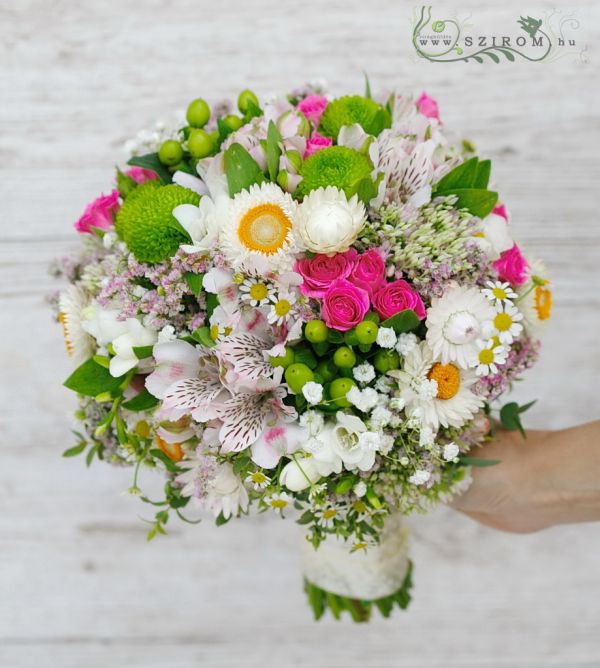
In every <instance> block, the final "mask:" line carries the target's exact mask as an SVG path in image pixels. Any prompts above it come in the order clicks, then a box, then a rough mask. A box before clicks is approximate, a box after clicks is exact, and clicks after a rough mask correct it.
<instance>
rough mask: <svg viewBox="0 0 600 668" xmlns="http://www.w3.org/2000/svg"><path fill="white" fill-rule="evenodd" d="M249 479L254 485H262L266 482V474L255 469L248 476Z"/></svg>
mask: <svg viewBox="0 0 600 668" xmlns="http://www.w3.org/2000/svg"><path fill="white" fill-rule="evenodd" d="M250 480H252V482H253V483H254V484H255V485H262V484H264V483H265V482H267V476H266V475H265V474H264V473H263V472H262V471H255V472H254V473H253V474H252V475H251V476H250Z"/></svg>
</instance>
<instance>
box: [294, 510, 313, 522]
mask: <svg viewBox="0 0 600 668" xmlns="http://www.w3.org/2000/svg"><path fill="white" fill-rule="evenodd" d="M314 519H315V516H314V513H313V512H312V511H311V510H306V511H305V512H304V513H302V515H300V517H299V518H298V519H297V520H296V524H310V523H311V522H312V521H313V520H314Z"/></svg>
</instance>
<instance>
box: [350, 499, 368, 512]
mask: <svg viewBox="0 0 600 668" xmlns="http://www.w3.org/2000/svg"><path fill="white" fill-rule="evenodd" d="M353 507H354V510H356V512H357V513H366V512H367V504H366V503H365V502H364V501H355V502H354V504H353Z"/></svg>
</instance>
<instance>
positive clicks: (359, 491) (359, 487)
mask: <svg viewBox="0 0 600 668" xmlns="http://www.w3.org/2000/svg"><path fill="white" fill-rule="evenodd" d="M352 491H353V492H354V494H356V496H358V498H359V499H360V498H362V497H363V496H364V495H365V494H366V493H367V485H366V484H365V483H364V482H363V481H362V480H361V481H359V482H357V483H356V485H354V488H353V490H352Z"/></svg>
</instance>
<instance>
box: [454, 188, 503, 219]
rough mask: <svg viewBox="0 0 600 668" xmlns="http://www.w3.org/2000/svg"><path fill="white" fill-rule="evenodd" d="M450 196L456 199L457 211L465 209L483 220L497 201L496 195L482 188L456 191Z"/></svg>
mask: <svg viewBox="0 0 600 668" xmlns="http://www.w3.org/2000/svg"><path fill="white" fill-rule="evenodd" d="M451 194H452V195H456V196H457V197H458V201H457V202H456V208H457V209H467V210H468V211H469V212H470V213H472V214H473V215H474V216H478V217H479V218H485V217H486V216H487V215H488V214H489V213H491V211H492V209H493V208H494V207H495V206H496V202H497V201H498V193H496V192H493V191H492V190H484V189H483V188H464V189H457V190H455V191H454V192H453V193H451Z"/></svg>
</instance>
